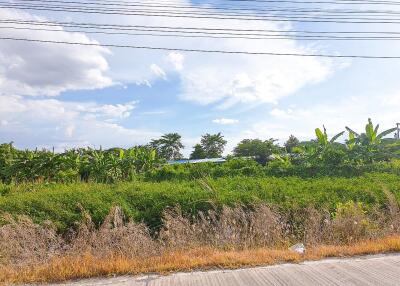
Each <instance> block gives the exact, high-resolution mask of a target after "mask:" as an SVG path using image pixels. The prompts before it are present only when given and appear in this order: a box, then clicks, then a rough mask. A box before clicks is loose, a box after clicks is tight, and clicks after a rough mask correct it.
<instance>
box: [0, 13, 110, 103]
mask: <svg viewBox="0 0 400 286" xmlns="http://www.w3.org/2000/svg"><path fill="white" fill-rule="evenodd" d="M0 18H2V19H20V20H38V19H40V20H45V19H44V18H38V17H34V16H31V15H30V14H28V13H24V12H17V11H15V10H4V9H1V11H0ZM26 26H28V25H25V27H26ZM53 28H54V29H58V30H59V31H56V32H48V31H29V30H9V29H2V31H1V32H2V37H14V38H28V39H51V40H54V41H67V42H68V41H69V42H82V43H97V42H95V41H93V40H90V39H89V38H88V37H87V36H85V35H84V34H82V33H70V32H65V31H64V30H63V28H62V27H57V26H55V27H52V29H53ZM107 53H109V51H108V50H107V49H105V48H102V47H94V46H73V45H58V44H47V43H34V42H21V41H7V40H2V41H1V43H0V89H1V92H2V93H3V94H17V95H48V96H54V95H58V94H59V93H61V92H63V91H66V90H81V89H96V88H103V87H106V86H109V85H111V84H112V80H111V79H110V78H109V77H107V76H106V75H105V73H106V72H107V70H108V63H107V61H106V59H105V57H104V55H105V54H107Z"/></svg>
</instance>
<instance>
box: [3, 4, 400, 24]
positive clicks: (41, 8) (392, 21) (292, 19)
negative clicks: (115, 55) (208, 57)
mask: <svg viewBox="0 0 400 286" xmlns="http://www.w3.org/2000/svg"><path fill="white" fill-rule="evenodd" d="M0 8H17V9H22V10H39V11H55V12H72V13H86V14H104V15H126V16H151V17H168V18H191V19H216V20H246V21H273V22H308V23H353V24H400V19H376V18H358V19H359V20H356V21H345V19H346V20H347V19H349V18H338V17H336V18H327V17H325V18H323V17H289V16H276V17H280V18H278V19H276V18H274V16H273V15H271V16H268V17H256V16H255V17H252V18H244V17H226V16H221V17H217V16H206V15H200V14H198V15H192V14H193V13H183V14H179V13H176V12H175V13H172V12H168V13H167V12H164V13H157V12H151V13H146V12H140V13H137V12H132V13H126V12H119V11H118V12H116V11H114V12H113V11H109V9H107V10H99V9H79V8H67V7H54V6H53V7H49V6H38V5H35V6H29V5H25V6H20V5H10V4H8V5H1V6H0ZM341 19H343V20H341ZM353 19H354V18H353ZM349 20H352V19H349Z"/></svg>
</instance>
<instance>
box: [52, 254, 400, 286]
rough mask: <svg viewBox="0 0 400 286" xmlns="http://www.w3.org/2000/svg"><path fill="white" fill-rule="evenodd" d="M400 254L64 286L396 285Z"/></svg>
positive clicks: (76, 283) (89, 281) (108, 280)
mask: <svg viewBox="0 0 400 286" xmlns="http://www.w3.org/2000/svg"><path fill="white" fill-rule="evenodd" d="M399 281H400V254H387V255H374V256H365V257H356V258H347V259H326V260H321V261H312V262H303V263H300V264H281V265H276V266H267V267H257V268H248V269H239V270H217V271H209V272H192V273H177V274H173V275H169V276H159V275H146V276H141V277H128V276H123V277H118V278H104V279H90V280H82V281H76V282H70V283H65V284H62V285H65V286H100V285H114V286H125V285H131V286H142V285H143V286H144V285H146V286H151V285H166V286H169V285H174V286H179V285H192V286H197V285H199V286H204V285H220V286H236V285H241V286H246V285H249V286H250V285H251V286H257V285H263V286H268V285H274V286H276V285H286V286H290V285H296V286H297V285H319V286H328V285H399ZM54 285H57V284H54Z"/></svg>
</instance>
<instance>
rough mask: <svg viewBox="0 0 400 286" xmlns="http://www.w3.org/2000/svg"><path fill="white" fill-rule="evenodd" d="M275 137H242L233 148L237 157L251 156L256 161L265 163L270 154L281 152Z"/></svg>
mask: <svg viewBox="0 0 400 286" xmlns="http://www.w3.org/2000/svg"><path fill="white" fill-rule="evenodd" d="M275 142H276V140H275V139H272V138H271V139H268V140H265V141H262V140H260V139H244V140H242V141H241V142H240V143H239V144H238V145H237V146H236V147H235V149H234V150H233V154H234V155H235V156H237V157H252V158H254V159H255V160H256V161H257V162H258V163H260V164H262V165H265V164H266V163H267V162H268V161H269V160H270V157H271V155H272V154H279V153H281V148H280V147H279V146H278V145H276V144H275Z"/></svg>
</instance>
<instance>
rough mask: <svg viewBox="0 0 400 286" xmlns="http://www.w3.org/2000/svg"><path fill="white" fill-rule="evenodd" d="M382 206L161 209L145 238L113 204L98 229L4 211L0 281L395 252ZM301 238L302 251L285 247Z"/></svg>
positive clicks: (395, 212) (398, 219)
mask: <svg viewBox="0 0 400 286" xmlns="http://www.w3.org/2000/svg"><path fill="white" fill-rule="evenodd" d="M388 198H389V199H388V207H387V209H386V210H385V209H384V210H379V209H375V210H372V211H370V212H367V211H366V210H365V209H364V207H363V205H361V204H359V203H354V202H348V203H346V204H342V205H339V206H338V207H337V210H336V212H335V213H333V214H331V213H329V212H327V211H325V210H315V209H311V208H310V209H305V210H302V211H301V212H299V213H298V214H297V213H292V214H286V215H285V214H279V212H277V211H276V210H275V209H274V208H272V207H269V206H266V205H258V206H253V207H246V208H245V207H241V206H236V207H232V208H228V207H224V208H223V209H221V210H212V211H209V212H207V213H199V214H198V215H197V216H196V217H185V216H184V215H182V212H181V211H180V209H179V208H173V209H171V210H168V211H167V212H165V214H164V221H163V223H164V224H163V225H164V226H163V228H162V229H161V230H160V232H159V233H158V234H156V235H153V236H151V235H150V231H149V229H148V228H147V227H146V226H145V225H144V224H141V223H136V222H133V221H129V220H127V219H126V218H125V217H124V214H123V213H122V211H121V209H120V208H119V207H114V208H113V209H112V210H111V211H110V214H109V215H108V216H107V218H106V219H105V221H104V222H103V224H102V225H101V226H100V227H97V228H96V227H95V225H94V224H93V222H92V220H91V217H90V215H89V214H88V213H86V212H85V210H83V209H82V212H83V218H84V219H83V221H82V222H81V223H80V224H79V225H78V226H77V227H76V229H75V230H71V231H70V232H69V233H68V234H66V235H60V234H58V233H57V232H56V230H55V228H54V227H53V226H52V224H51V223H50V222H47V223H45V224H44V225H37V224H34V223H33V222H32V221H31V220H30V219H29V218H27V217H20V218H17V219H14V218H11V217H9V216H6V218H7V221H8V224H6V225H4V226H2V227H0V283H32V282H56V281H65V280H69V279H75V278H88V277H96V276H107V275H112V274H132V275H134V274H139V273H149V272H158V273H168V272H173V271H190V270H193V269H209V268H238V267H244V266H256V265H270V264H276V263H282V262H300V261H303V260H317V259H322V258H326V257H342V256H353V255H362V254H375V253H384V252H399V251H400V234H399V228H398V226H399V225H400V215H399V208H398V206H397V204H395V201H394V200H393V199H390V197H388ZM297 242H303V243H305V244H306V245H307V252H306V254H305V255H300V254H297V253H294V252H292V251H289V250H288V246H290V244H294V243H297Z"/></svg>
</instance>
